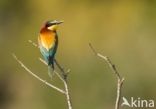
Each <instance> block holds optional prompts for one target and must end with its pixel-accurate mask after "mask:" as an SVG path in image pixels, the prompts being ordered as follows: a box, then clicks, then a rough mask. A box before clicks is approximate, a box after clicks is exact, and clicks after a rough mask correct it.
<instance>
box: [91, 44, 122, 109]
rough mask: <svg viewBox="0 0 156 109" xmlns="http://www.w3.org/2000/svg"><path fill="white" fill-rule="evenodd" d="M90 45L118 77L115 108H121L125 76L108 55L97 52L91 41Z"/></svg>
mask: <svg viewBox="0 0 156 109" xmlns="http://www.w3.org/2000/svg"><path fill="white" fill-rule="evenodd" d="M89 46H90V48H91V50H92V51H93V53H94V55H95V56H97V57H100V58H101V59H103V60H104V61H106V62H107V64H108V65H109V67H110V68H111V69H112V71H113V73H114V74H115V75H116V77H117V80H118V81H117V92H116V93H117V96H116V103H115V109H119V104H120V99H121V89H122V85H123V81H124V78H123V77H121V76H120V74H119V73H118V71H117V69H116V67H115V65H114V64H112V62H111V60H110V59H109V58H108V57H107V56H103V55H102V54H100V53H98V52H96V50H95V49H94V48H93V46H92V45H91V43H89Z"/></svg>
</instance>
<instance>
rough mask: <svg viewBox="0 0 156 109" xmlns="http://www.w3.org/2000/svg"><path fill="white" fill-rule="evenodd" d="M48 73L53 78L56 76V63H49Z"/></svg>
mask: <svg viewBox="0 0 156 109" xmlns="http://www.w3.org/2000/svg"><path fill="white" fill-rule="evenodd" d="M48 75H49V76H50V78H51V79H52V78H53V76H54V65H53V64H50V65H48Z"/></svg>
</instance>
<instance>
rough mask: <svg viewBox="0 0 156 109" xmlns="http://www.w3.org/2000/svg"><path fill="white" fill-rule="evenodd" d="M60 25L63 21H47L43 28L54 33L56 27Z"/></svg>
mask: <svg viewBox="0 0 156 109" xmlns="http://www.w3.org/2000/svg"><path fill="white" fill-rule="evenodd" d="M61 23H63V21H58V20H52V21H47V22H46V23H45V25H44V27H45V28H46V29H48V30H51V31H56V29H57V27H58V25H59V24H61Z"/></svg>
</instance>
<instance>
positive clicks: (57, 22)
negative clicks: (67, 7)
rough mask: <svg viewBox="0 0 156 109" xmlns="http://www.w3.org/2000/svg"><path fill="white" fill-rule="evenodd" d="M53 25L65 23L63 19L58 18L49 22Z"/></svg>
mask: <svg viewBox="0 0 156 109" xmlns="http://www.w3.org/2000/svg"><path fill="white" fill-rule="evenodd" d="M49 23H50V24H51V25H59V24H61V23H63V21H57V20H54V21H51V22H49Z"/></svg>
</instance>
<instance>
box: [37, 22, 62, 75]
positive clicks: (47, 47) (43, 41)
mask: <svg viewBox="0 0 156 109" xmlns="http://www.w3.org/2000/svg"><path fill="white" fill-rule="evenodd" d="M61 23H63V21H57V20H53V21H47V22H46V23H45V24H44V25H43V27H42V28H41V30H40V34H39V37H38V44H39V48H40V52H41V54H42V55H43V57H44V59H45V61H46V63H47V64H48V73H49V76H52V74H51V73H52V71H53V70H54V58H55V53H56V51H57V46H58V36H57V32H56V30H57V27H58V25H59V24H61Z"/></svg>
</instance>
